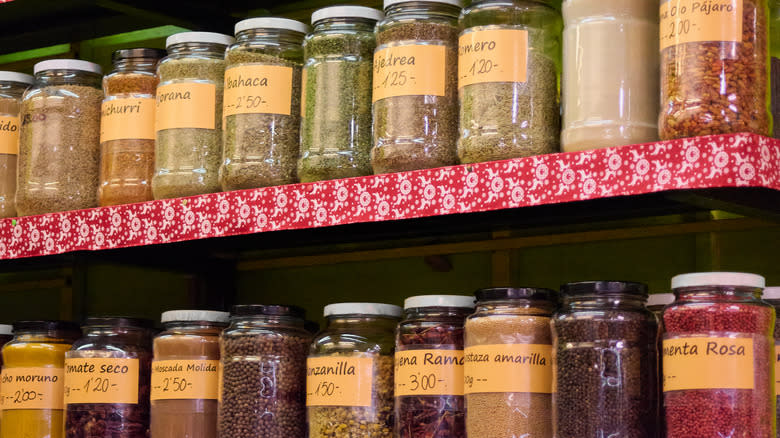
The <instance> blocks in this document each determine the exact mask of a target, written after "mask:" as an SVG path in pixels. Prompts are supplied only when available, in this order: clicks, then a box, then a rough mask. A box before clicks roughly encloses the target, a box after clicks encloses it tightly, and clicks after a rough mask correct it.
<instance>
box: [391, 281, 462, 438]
mask: <svg viewBox="0 0 780 438" xmlns="http://www.w3.org/2000/svg"><path fill="white" fill-rule="evenodd" d="M473 310H474V297H471V296H460V295H421V296H416V297H411V298H407V299H406V300H405V301H404V319H403V320H402V321H401V323H400V324H398V329H397V330H396V335H395V370H394V376H395V378H394V380H395V425H396V426H395V427H396V435H395V436H396V437H399V438H465V437H466V422H465V418H466V405H465V402H464V400H463V324H465V322H466V317H467V316H468V315H469V314H470V313H471V312H472V311H473Z"/></svg>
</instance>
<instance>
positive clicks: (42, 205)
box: [16, 59, 103, 216]
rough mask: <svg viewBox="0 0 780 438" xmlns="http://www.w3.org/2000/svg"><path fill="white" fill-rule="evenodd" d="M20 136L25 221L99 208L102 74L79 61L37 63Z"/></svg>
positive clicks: (19, 200)
mask: <svg viewBox="0 0 780 438" xmlns="http://www.w3.org/2000/svg"><path fill="white" fill-rule="evenodd" d="M34 70H35V84H34V85H33V86H32V87H31V88H29V89H28V90H27V91H26V92H25V93H24V98H23V100H22V113H21V114H22V127H21V129H20V131H19V161H18V163H17V165H18V167H17V169H18V170H17V186H16V211H17V213H18V214H19V215H20V216H30V215H35V214H43V213H53V212H57V211H65V210H79V209H82V208H92V207H97V205H98V201H97V191H98V172H99V170H100V105H101V103H102V101H103V90H102V89H101V84H100V83H101V80H102V76H101V73H102V70H101V69H100V66H99V65H97V64H93V63H91V62H87V61H79V60H75V59H52V60H49V61H43V62H39V63H37V64H35V69H34Z"/></svg>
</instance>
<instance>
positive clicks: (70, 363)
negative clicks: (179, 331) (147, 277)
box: [65, 317, 153, 438]
mask: <svg viewBox="0 0 780 438" xmlns="http://www.w3.org/2000/svg"><path fill="white" fill-rule="evenodd" d="M152 327H153V323H152V321H150V320H147V319H138V318H123V317H101V318H87V320H86V322H85V325H84V327H83V329H84V336H83V337H82V338H81V339H79V340H78V341H76V342H75V343H74V344H73V347H72V348H71V350H70V351H68V352H67V353H66V354H65V409H66V414H65V437H66V438H84V437H90V438H109V437H110V438H147V437H148V436H149V394H150V387H151V384H150V376H151V372H152V336H153V331H152Z"/></svg>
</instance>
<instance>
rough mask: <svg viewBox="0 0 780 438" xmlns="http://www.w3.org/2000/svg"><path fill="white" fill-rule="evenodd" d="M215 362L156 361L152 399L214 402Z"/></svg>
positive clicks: (216, 370) (217, 384) (217, 368)
mask: <svg viewBox="0 0 780 438" xmlns="http://www.w3.org/2000/svg"><path fill="white" fill-rule="evenodd" d="M218 388H219V361H218V360H156V361H154V362H153V363H152V395H151V398H152V400H217V398H218V395H217V391H218Z"/></svg>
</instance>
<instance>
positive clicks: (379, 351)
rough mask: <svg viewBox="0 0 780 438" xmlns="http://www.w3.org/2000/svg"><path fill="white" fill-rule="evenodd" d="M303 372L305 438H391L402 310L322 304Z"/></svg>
mask: <svg viewBox="0 0 780 438" xmlns="http://www.w3.org/2000/svg"><path fill="white" fill-rule="evenodd" d="M324 314H325V317H326V318H327V319H328V325H327V327H326V328H325V330H323V331H322V332H320V334H318V335H317V337H316V338H314V342H313V343H312V345H311V349H310V350H309V358H308V359H307V361H306V363H307V372H306V393H307V397H306V407H307V419H308V423H309V438H392V437H393V366H394V365H393V350H394V346H395V329H396V325H397V324H398V322H399V320H400V318H401V308H400V307H398V306H394V305H391V304H379V303H338V304H329V305H327V306H325V310H324Z"/></svg>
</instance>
